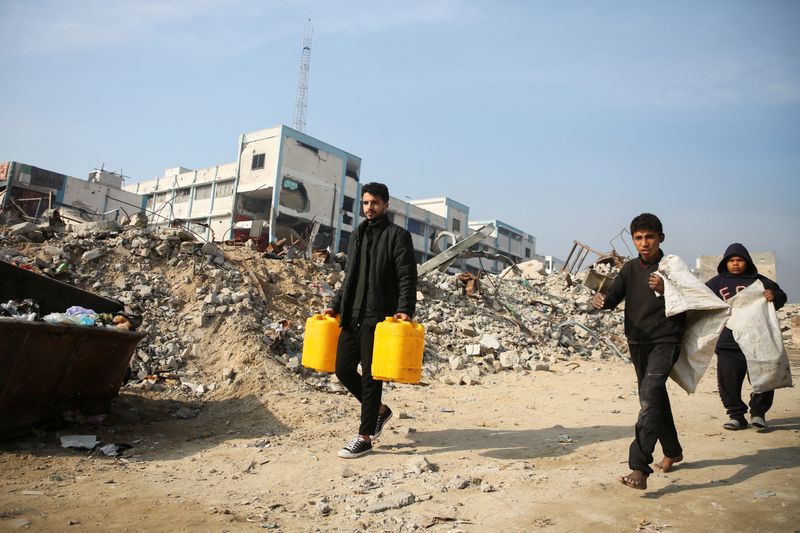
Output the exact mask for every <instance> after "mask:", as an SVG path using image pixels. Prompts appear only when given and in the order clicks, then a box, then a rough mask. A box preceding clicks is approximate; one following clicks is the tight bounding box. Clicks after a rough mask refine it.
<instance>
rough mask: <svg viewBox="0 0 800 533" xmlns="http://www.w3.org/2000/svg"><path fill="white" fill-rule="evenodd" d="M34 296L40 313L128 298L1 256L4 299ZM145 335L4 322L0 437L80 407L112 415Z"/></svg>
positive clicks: (112, 307)
mask: <svg viewBox="0 0 800 533" xmlns="http://www.w3.org/2000/svg"><path fill="white" fill-rule="evenodd" d="M23 298H33V299H35V300H37V302H38V303H39V307H40V311H41V313H42V314H47V313H50V312H63V311H64V310H65V309H66V308H67V307H69V306H71V305H80V306H82V307H87V308H91V309H94V310H95V311H98V312H107V313H114V312H117V311H121V310H122V308H123V305H122V303H120V302H118V301H115V300H111V299H108V298H103V297H101V296H98V295H96V294H92V293H89V292H86V291H83V290H81V289H78V288H77V287H73V286H71V285H67V284H65V283H61V282H59V281H56V280H52V279H50V278H47V277H45V276H41V275H39V274H35V273H33V272H29V271H26V270H23V269H21V268H17V267H15V266H13V265H9V264H8V263H4V262H2V261H0V301H7V300H19V299H23ZM143 337H144V334H142V333H137V332H132V331H122V330H117V329H110V328H101V327H83V326H72V325H64V324H48V323H45V322H28V321H23V320H8V319H0V439H1V438H3V437H6V438H8V437H11V436H13V435H14V434H16V433H19V432H20V431H21V430H24V429H25V428H27V427H30V426H32V425H35V424H38V423H41V422H45V421H47V420H50V419H53V418H57V417H58V416H59V415H60V414H61V413H62V412H64V411H65V410H70V409H78V410H80V411H81V413H83V414H86V415H93V414H101V413H106V412H108V409H109V406H110V402H111V399H112V398H114V397H115V396H116V395H117V394H118V393H119V388H120V387H121V386H122V380H123V378H124V376H125V372H126V369H127V367H128V364H129V362H130V359H131V356H132V355H133V350H134V348H135V347H136V345H137V344H138V342H139V341H140V340H141V339H142V338H143Z"/></svg>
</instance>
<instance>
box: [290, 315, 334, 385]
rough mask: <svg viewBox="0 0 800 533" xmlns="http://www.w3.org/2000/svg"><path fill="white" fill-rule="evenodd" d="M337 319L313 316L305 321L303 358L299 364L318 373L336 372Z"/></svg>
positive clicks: (326, 316)
mask: <svg viewBox="0 0 800 533" xmlns="http://www.w3.org/2000/svg"><path fill="white" fill-rule="evenodd" d="M340 331H341V329H340V328H339V317H338V316H328V315H320V314H317V315H313V316H310V317H309V318H308V320H306V333H305V335H304V336H303V357H302V359H300V363H301V364H302V365H303V366H304V367H306V368H310V369H312V370H317V371H319V372H334V371H336V346H337V344H338V342H339V332H340Z"/></svg>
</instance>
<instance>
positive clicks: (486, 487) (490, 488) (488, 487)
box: [480, 479, 497, 492]
mask: <svg viewBox="0 0 800 533" xmlns="http://www.w3.org/2000/svg"><path fill="white" fill-rule="evenodd" d="M480 489H481V492H495V491H496V490H497V488H496V487H495V486H494V485H492V484H491V483H489V482H488V481H486V480H485V479H484V480H482V481H481V485H480Z"/></svg>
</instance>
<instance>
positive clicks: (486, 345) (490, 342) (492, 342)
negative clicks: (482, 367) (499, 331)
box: [479, 333, 500, 353]
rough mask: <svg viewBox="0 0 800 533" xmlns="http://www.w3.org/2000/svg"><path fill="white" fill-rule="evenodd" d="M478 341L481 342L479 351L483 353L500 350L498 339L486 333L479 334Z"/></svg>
mask: <svg viewBox="0 0 800 533" xmlns="http://www.w3.org/2000/svg"><path fill="white" fill-rule="evenodd" d="M479 342H480V344H481V351H482V352H484V353H486V352H497V351H499V350H500V341H498V340H497V339H496V338H494V337H493V336H492V335H489V334H488V333H484V334H483V335H481V338H480V340H479Z"/></svg>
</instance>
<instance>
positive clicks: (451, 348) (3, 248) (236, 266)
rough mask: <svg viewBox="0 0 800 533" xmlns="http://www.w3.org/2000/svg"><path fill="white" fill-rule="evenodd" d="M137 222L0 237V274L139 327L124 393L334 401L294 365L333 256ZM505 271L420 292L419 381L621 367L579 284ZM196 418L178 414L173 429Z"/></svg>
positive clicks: (331, 275) (312, 375) (620, 341)
mask: <svg viewBox="0 0 800 533" xmlns="http://www.w3.org/2000/svg"><path fill="white" fill-rule="evenodd" d="M141 221H142V218H140V217H136V216H134V217H131V219H130V221H128V224H129V225H127V226H122V225H121V224H119V223H116V222H113V221H99V222H87V223H83V224H77V225H75V226H74V228H73V231H72V232H68V231H65V232H62V233H59V232H55V233H52V232H51V234H52V236H51V237H49V239H48V240H46V241H45V242H44V243H36V242H32V240H31V239H29V238H28V237H27V236H26V235H25V234H23V233H20V232H23V231H36V230H35V229H32V228H31V226H33V228H37V226H36V225H32V224H30V223H23V224H18V225H17V226H13V227H5V228H3V227H0V260H3V261H7V262H10V263H13V264H16V265H18V266H20V267H22V268H29V269H32V270H35V271H38V272H40V273H42V274H45V275H48V276H50V277H53V278H56V279H59V280H60V281H64V282H66V283H70V284H72V285H76V286H78V287H81V288H85V289H87V290H91V291H92V292H94V293H96V294H99V295H101V296H105V297H109V298H113V299H116V300H119V301H121V302H122V303H123V304H125V306H126V312H129V313H132V314H135V315H140V316H141V317H142V323H141V325H140V326H139V327H138V331H141V332H144V333H146V334H147V338H146V339H145V340H144V341H143V342H142V343H140V344H139V347H138V348H137V349H136V351H135V353H134V356H133V358H132V360H131V362H130V368H131V373H130V382H129V383H128V385H127V386H128V387H136V388H141V389H144V390H145V391H163V390H166V389H169V390H174V391H179V392H180V393H182V394H185V395H186V396H187V397H189V398H190V399H191V400H198V401H199V400H200V398H201V397H202V398H206V397H208V396H209V395H210V394H212V393H215V392H218V391H220V390H225V389H226V388H227V387H235V386H236V385H237V383H238V382H239V378H240V376H241V375H242V373H243V372H245V373H246V372H248V371H249V370H250V369H251V368H253V366H254V364H255V363H256V362H258V361H259V360H263V359H268V360H271V361H274V362H276V363H277V364H278V365H280V366H281V367H283V368H284V369H285V373H286V376H287V379H289V376H295V377H296V378H297V379H301V380H303V381H305V383H307V384H308V385H310V386H312V387H314V388H316V389H319V390H322V391H327V392H331V393H336V394H342V393H345V392H346V391H345V389H344V387H343V386H342V385H341V384H340V383H339V382H338V380H337V379H336V378H335V376H334V375H332V374H324V373H318V372H315V371H312V370H309V369H306V368H304V367H302V366H301V364H300V354H301V353H302V345H303V334H304V327H305V319H306V318H307V317H308V316H310V315H312V314H314V313H316V312H319V310H321V309H324V308H325V306H326V304H327V302H328V300H329V298H330V296H331V295H332V294H333V292H334V291H335V290H337V289H338V288H339V287H340V286H341V283H342V281H343V278H344V273H343V271H342V265H343V263H344V260H345V259H346V258H345V256H344V254H341V253H337V254H336V255H335V256H334V257H331V254H330V253H315V255H314V259H290V258H289V257H288V254H287V253H286V251H287V250H289V249H292V247H293V245H287V243H286V242H285V241H283V242H281V241H276V242H274V243H270V244H269V245H268V247H267V249H266V250H265V251H264V252H259V251H257V250H255V249H248V248H247V247H246V246H243V245H239V246H228V245H220V244H213V243H203V242H200V241H198V240H197V237H196V236H195V235H194V234H193V233H192V232H189V231H187V230H185V229H182V228H160V229H156V228H153V227H149V226H144V227H142V226H141V223H142V222H141ZM317 252H319V251H317ZM326 252H327V251H326ZM517 266H518V267H519V268H518V269H516V270H513V269H512V270H509V271H508V273H507V274H506V275H505V276H501V275H491V274H485V273H484V274H483V275H482V276H481V277H480V285H478V284H477V281H478V277H477V276H474V275H472V274H470V275H469V276H465V275H463V273H462V274H459V275H452V274H447V273H444V272H441V271H439V270H435V269H434V270H431V271H429V272H427V274H426V275H425V276H424V277H422V278H420V280H419V284H418V287H417V289H418V291H419V293H420V296H421V298H420V299H419V301H418V305H417V313H416V315H415V317H414V318H415V320H416V321H417V322H419V323H421V324H422V325H423V326H424V327H425V331H426V336H425V350H424V360H423V380H434V379H435V380H439V381H441V382H443V383H447V384H451V385H453V386H477V385H480V384H481V383H482V380H483V379H485V377H486V376H488V375H492V374H495V373H497V372H507V371H514V372H522V373H524V372H535V371H537V372H542V371H545V372H546V371H551V370H553V369H554V368H558V367H559V366H560V365H563V364H564V363H567V362H574V361H580V360H588V359H619V360H624V359H626V357H627V356H626V354H627V345H626V342H625V336H624V331H623V313H622V311H621V310H618V311H613V312H602V313H600V312H597V311H595V310H594V309H593V308H592V307H591V296H592V294H593V291H592V290H591V289H590V288H588V287H587V286H586V285H585V284H584V283H583V281H584V280H585V277H586V276H587V274H586V273H581V274H570V273H566V272H565V273H561V274H552V275H543V274H542V272H543V265H542V264H541V263H540V262H538V261H529V262H527V263H522V264H520V265H517ZM617 269H618V266H617V264H616V263H614V262H607V263H596V264H595V265H593V270H594V271H595V272H596V273H598V274H599V275H602V276H606V277H612V276H614V275H616V272H617ZM465 279H466V280H467V287H468V286H469V283H470V282H471V281H474V282H475V283H474V285H473V287H474V290H473V293H472V294H470V290H469V288H467V289H466V290H465V287H464V281H463V280H465ZM478 288H479V290H478ZM465 292H466V294H465ZM797 315H798V311H797V306H786V307H785V308H784V309H782V310H781V311H779V314H778V316H779V319H780V320H781V323H787V324H788V323H790V322H791V320H792V319H793V318H794V317H796V316H797ZM795 332H800V323H798V324H797V325H796V326H795ZM797 334H798V333H795V336H792V329H791V327H790V326H788V325H787V326H786V327H785V328H784V337H785V339H786V342H787V343H793V342H794V343H797V342H798V340H797ZM209 361H217V362H218V366H216V365H213V364H211V366H209ZM234 368H235V370H234ZM222 385H224V386H222ZM220 386H221V387H220ZM391 386H393V385H392V384H390V383H389V384H387V387H391ZM212 397H213V396H212ZM196 415H197V412H196V411H195V410H194V409H187V410H186V411H185V412H179V413H176V415H175V416H177V417H181V418H183V417H186V418H189V417H192V416H196Z"/></svg>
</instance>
